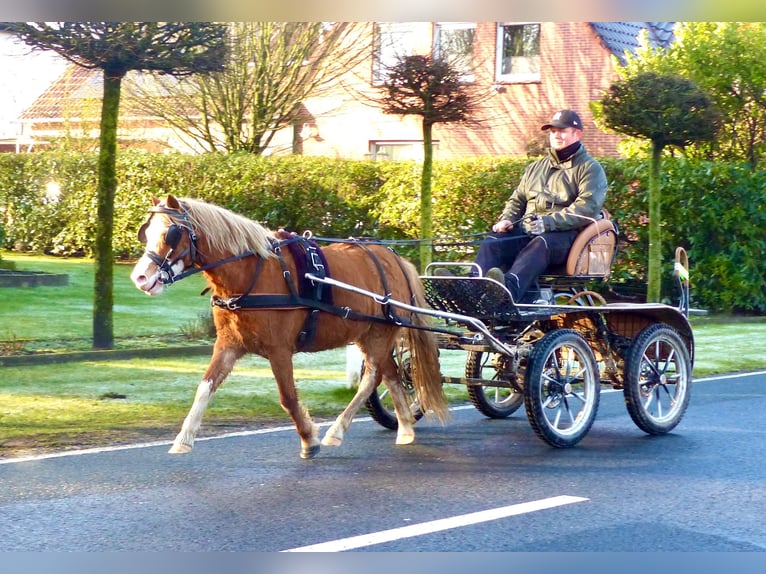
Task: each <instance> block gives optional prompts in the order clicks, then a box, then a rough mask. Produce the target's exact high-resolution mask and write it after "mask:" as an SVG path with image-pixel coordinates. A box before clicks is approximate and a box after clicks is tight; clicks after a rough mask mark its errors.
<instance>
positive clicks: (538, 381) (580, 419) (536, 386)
mask: <svg viewBox="0 0 766 574" xmlns="http://www.w3.org/2000/svg"><path fill="white" fill-rule="evenodd" d="M565 347H566V348H570V349H572V350H573V351H574V352H575V353H576V356H577V359H578V364H579V365H582V369H581V370H580V371H579V373H582V377H577V378H574V377H572V378H570V375H569V373H568V372H567V369H565V370H564V371H563V372H562V371H561V369H560V367H557V366H556V365H555V364H553V363H552V362H551V361H552V360H553V359H554V357H555V356H556V353H557V352H558V351H559V350H560V349H562V348H565ZM551 370H555V371H556V372H558V373H559V375H558V377H557V378H558V379H559V380H558V381H557V380H554V379H553V378H552V377H551V376H549V375H546V374H545V373H546V371H551ZM579 373H578V374H579ZM561 378H563V379H564V385H565V386H564V387H563V388H562V385H561V380H560V379H561ZM580 378H582V380H583V383H582V384H583V385H584V386H583V387H582V388H580V387H579V386H578V389H580V391H579V392H570V391H571V389H567V388H566V385H568V384H570V383H571V382H573V381H574V382H575V383H576V384H579V383H577V381H578V380H580ZM600 385H601V380H600V376H599V370H598V365H597V364H596V357H595V355H594V354H593V350H592V349H591V347H590V345H589V344H588V342H587V341H586V340H585V339H584V338H583V337H582V335H580V334H579V333H577V332H576V331H573V330H571V329H556V330H554V331H550V332H549V333H546V334H545V335H544V336H543V337H542V338H541V339H540V340H539V341H538V342H537V343H535V346H534V348H533V349H532V352H531V353H530V354H529V358H528V363H527V370H526V373H525V377H524V405H525V407H526V411H527V417H528V418H529V423H530V425H531V426H532V429H533V430H534V431H535V434H537V436H539V437H540V438H541V439H542V440H543V441H545V442H546V443H548V444H549V445H551V446H553V447H557V448H569V447H572V446H575V445H576V444H577V443H579V442H580V441H581V440H582V439H583V438H584V437H585V435H587V434H588V431H589V430H590V428H591V426H592V425H593V421H594V420H595V419H596V413H597V411H598V404H599V398H600V395H599V392H600ZM561 391H563V393H562V392H561ZM572 399H575V400H576V401H578V402H577V403H574V404H575V406H577V405H581V408H580V409H579V410H578V412H577V413H576V414H574V416H573V413H572V412H571V410H570V402H571V401H572ZM551 405H552V406H551ZM554 410H557V411H558V413H553V411H554ZM565 412H566V413H568V414H569V418H570V421H572V422H573V423H574V424H572V425H571V427H569V428H561V427H560V425H559V422H560V421H559V422H557V421H556V420H551V416H552V415H561V414H564V413H565ZM554 419H555V416H554Z"/></svg>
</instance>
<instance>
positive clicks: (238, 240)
mask: <svg viewBox="0 0 766 574" xmlns="http://www.w3.org/2000/svg"><path fill="white" fill-rule="evenodd" d="M178 200H179V201H180V202H181V205H182V206H183V207H184V208H185V209H186V212H187V215H188V217H189V221H190V222H191V224H192V227H193V228H194V230H195V231H196V232H197V234H198V235H204V237H205V239H206V240H207V243H208V246H209V248H210V250H211V251H218V252H222V253H225V252H231V253H232V254H233V255H239V254H241V253H245V252H247V251H252V252H254V253H257V254H258V255H260V256H261V257H271V256H273V255H274V252H273V251H272V249H271V243H270V242H269V239H270V238H271V237H273V233H272V232H271V231H270V230H268V229H266V228H265V227H263V226H262V225H260V224H259V223H256V222H255V221H253V220H251V219H248V218H246V217H244V216H242V215H239V214H237V213H234V212H233V211H229V210H228V209H225V208H223V207H218V206H216V205H211V204H209V203H205V202H204V201H201V200H199V199H190V198H187V197H183V198H182V197H179V198H178Z"/></svg>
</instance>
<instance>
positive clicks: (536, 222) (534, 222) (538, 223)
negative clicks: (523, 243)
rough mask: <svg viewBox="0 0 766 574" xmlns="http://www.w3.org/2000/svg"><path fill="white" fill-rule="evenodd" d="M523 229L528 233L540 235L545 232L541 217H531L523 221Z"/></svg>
mask: <svg viewBox="0 0 766 574" xmlns="http://www.w3.org/2000/svg"><path fill="white" fill-rule="evenodd" d="M524 231H526V232H527V233H528V234H529V235H542V234H543V233H545V225H544V224H543V219H542V217H533V218H532V219H530V220H529V221H527V222H525V223H524Z"/></svg>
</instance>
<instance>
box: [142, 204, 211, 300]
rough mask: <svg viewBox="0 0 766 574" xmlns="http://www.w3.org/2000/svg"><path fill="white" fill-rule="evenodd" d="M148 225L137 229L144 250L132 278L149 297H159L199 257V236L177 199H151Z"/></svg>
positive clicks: (146, 223) (145, 223) (145, 224)
mask: <svg viewBox="0 0 766 574" xmlns="http://www.w3.org/2000/svg"><path fill="white" fill-rule="evenodd" d="M152 204H153V205H152V207H151V208H150V210H149V211H150V214H149V217H148V218H147V220H146V222H144V224H143V225H142V226H141V228H140V229H139V230H138V239H139V240H140V241H141V242H142V243H143V244H144V246H145V250H144V254H143V256H142V257H141V259H139V260H138V262H137V263H136V265H135V267H134V268H133V272H132V273H131V274H130V278H131V279H132V280H133V283H134V284H135V286H136V287H138V288H139V289H141V290H142V291H144V292H145V293H146V294H147V295H158V294H159V293H161V292H162V291H163V289H164V288H165V285H167V284H169V283H172V282H173V280H174V278H175V277H176V276H177V275H179V274H180V273H182V272H183V270H184V269H186V268H188V267H191V266H193V265H194V263H195V261H196V258H197V234H196V232H195V230H194V227H193V225H192V221H191V220H190V218H189V214H188V212H187V210H186V208H185V207H184V206H183V204H182V203H181V201H179V200H178V199H177V198H176V197H175V196H173V195H168V197H167V199H165V200H164V201H160V200H159V199H157V198H156V197H152Z"/></svg>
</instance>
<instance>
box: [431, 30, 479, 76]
mask: <svg viewBox="0 0 766 574" xmlns="http://www.w3.org/2000/svg"><path fill="white" fill-rule="evenodd" d="M445 30H446V31H452V32H454V31H459V30H473V31H474V44H472V45H471V53H470V54H465V55H464V56H465V59H466V60H468V61H467V62H466V63H465V66H464V69H465V73H464V74H463V75H462V76H461V80H462V81H463V82H466V83H470V82H473V81H474V54H475V49H476V48H475V41H476V22H436V24H435V26H434V46H433V53H434V57H436V58H441V57H442V53H441V34H442V31H445ZM448 57H449V56H448ZM456 63H457V64H459V63H460V62H459V57H458V58H457V59H456Z"/></svg>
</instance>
